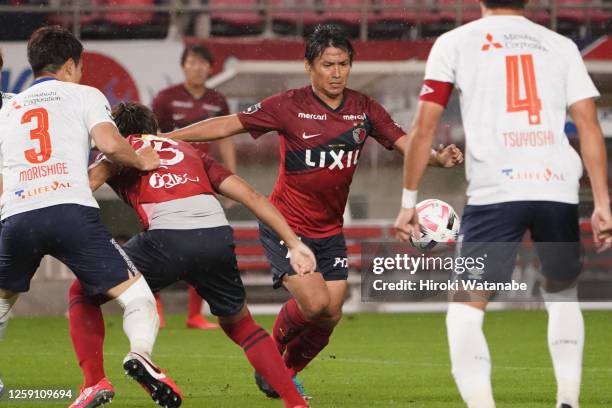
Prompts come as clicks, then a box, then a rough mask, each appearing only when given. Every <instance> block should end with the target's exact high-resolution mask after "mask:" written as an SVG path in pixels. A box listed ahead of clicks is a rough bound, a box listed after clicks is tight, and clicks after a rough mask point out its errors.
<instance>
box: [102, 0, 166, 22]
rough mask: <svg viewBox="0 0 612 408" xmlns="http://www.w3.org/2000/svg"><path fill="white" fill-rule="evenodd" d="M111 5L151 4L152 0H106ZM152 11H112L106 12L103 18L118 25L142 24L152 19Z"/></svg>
mask: <svg viewBox="0 0 612 408" xmlns="http://www.w3.org/2000/svg"><path fill="white" fill-rule="evenodd" d="M106 3H107V4H108V5H111V6H152V5H153V4H154V2H153V0H108V1H107V2H106ZM153 15H154V13H153V12H151V11H113V12H110V13H106V15H105V18H106V19H107V20H108V21H109V22H111V23H113V24H116V25H119V26H129V25H144V24H149V23H151V21H152V20H153Z"/></svg>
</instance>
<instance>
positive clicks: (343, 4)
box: [323, 0, 364, 26]
mask: <svg viewBox="0 0 612 408" xmlns="http://www.w3.org/2000/svg"><path fill="white" fill-rule="evenodd" d="M362 3H364V2H363V1H362V0H323V9H324V11H323V20H325V21H331V22H338V23H342V24H347V25H352V26H359V24H360V23H361V11H360V10H359V9H360V8H361V7H362Z"/></svg>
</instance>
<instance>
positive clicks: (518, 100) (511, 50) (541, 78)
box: [421, 15, 599, 205]
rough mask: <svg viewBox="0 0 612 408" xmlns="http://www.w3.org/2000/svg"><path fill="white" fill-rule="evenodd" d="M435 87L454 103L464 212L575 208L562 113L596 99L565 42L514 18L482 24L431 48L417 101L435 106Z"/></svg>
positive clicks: (576, 162) (572, 157)
mask: <svg viewBox="0 0 612 408" xmlns="http://www.w3.org/2000/svg"><path fill="white" fill-rule="evenodd" d="M442 83H447V84H449V83H450V84H454V86H455V88H456V89H457V90H458V91H459V95H460V104H461V116H462V119H463V127H464V130H465V135H466V175H467V179H468V182H469V187H468V203H469V204H472V205H480V204H491V203H496V202H504V201H517V200H544V201H558V202H564V203H571V204H575V203H577V202H578V187H579V185H578V181H579V178H580V176H581V175H582V164H581V161H580V158H579V156H578V154H577V153H576V152H575V151H574V150H573V148H572V147H571V146H570V144H569V142H568V139H567V137H566V135H565V133H564V127H565V122H566V114H567V108H568V107H569V106H571V105H572V104H573V103H574V102H577V101H579V100H582V99H587V98H593V97H597V96H599V93H598V92H597V89H596V88H595V86H594V85H593V82H592V81H591V78H590V77H589V75H588V73H587V70H586V67H585V65H584V62H583V61H582V58H581V55H580V52H579V51H578V48H577V47H576V45H575V44H574V43H573V42H572V41H571V40H569V39H567V38H565V37H563V36H561V35H559V34H557V33H555V32H553V31H550V30H548V29H547V28H544V27H542V26H540V25H537V24H535V23H532V22H531V21H529V20H527V19H526V18H524V17H521V16H507V15H505V16H502V15H497V16H489V17H485V18H482V19H480V20H477V21H474V22H472V23H469V24H466V25H464V26H462V27H459V28H457V29H455V30H452V31H450V32H448V33H446V34H444V35H442V36H441V37H440V38H438V40H437V41H436V43H435V44H434V46H433V48H432V50H431V53H430V55H429V58H428V60H427V68H426V72H425V85H424V86H423V90H422V91H421V99H422V100H429V101H434V102H440V99H436V98H438V96H437V95H436V94H438V95H445V94H448V88H447V89H445V87H444V86H443V84H442ZM441 99H444V98H443V97H442V98H441ZM440 103H441V104H445V101H441V102H440Z"/></svg>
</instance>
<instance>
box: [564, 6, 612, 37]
mask: <svg viewBox="0 0 612 408" xmlns="http://www.w3.org/2000/svg"><path fill="white" fill-rule="evenodd" d="M556 6H557V30H558V31H559V32H560V33H562V34H565V35H571V36H578V37H580V38H584V37H586V36H587V35H588V34H593V33H594V32H599V31H601V29H599V28H603V31H604V32H603V33H605V34H609V23H610V18H612V12H610V11H608V10H605V9H603V8H602V7H601V6H602V2H601V0H557V2H556Z"/></svg>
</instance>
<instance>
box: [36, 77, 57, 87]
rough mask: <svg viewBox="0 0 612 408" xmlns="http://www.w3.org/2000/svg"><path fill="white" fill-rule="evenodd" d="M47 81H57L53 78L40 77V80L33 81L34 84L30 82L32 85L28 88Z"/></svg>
mask: <svg viewBox="0 0 612 408" xmlns="http://www.w3.org/2000/svg"><path fill="white" fill-rule="evenodd" d="M47 81H57V79H55V78H53V77H40V78H38V79H36V80H34V82H32V85H30V87H32V86H34V85H38V84H40V83H43V82H47Z"/></svg>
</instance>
